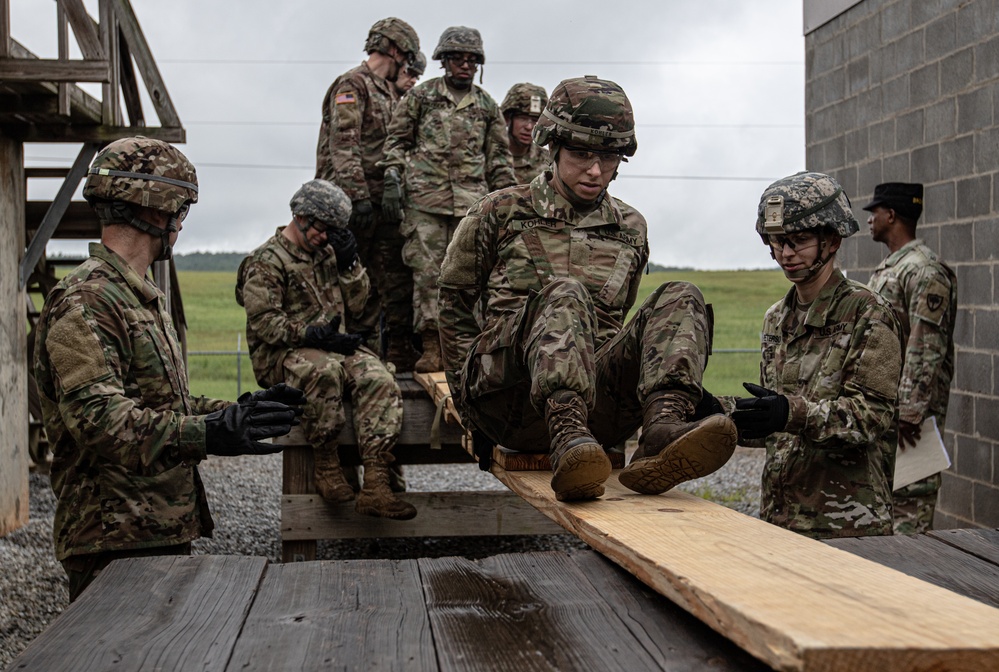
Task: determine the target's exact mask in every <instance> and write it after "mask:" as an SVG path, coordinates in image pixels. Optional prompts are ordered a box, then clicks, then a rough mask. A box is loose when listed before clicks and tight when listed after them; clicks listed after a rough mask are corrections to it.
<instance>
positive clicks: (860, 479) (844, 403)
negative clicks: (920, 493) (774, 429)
mask: <svg viewBox="0 0 999 672" xmlns="http://www.w3.org/2000/svg"><path fill="white" fill-rule="evenodd" d="M762 349H763V361H762V363H761V365H760V380H761V384H762V385H763V386H764V387H766V388H769V389H771V390H776V391H777V392H778V393H779V394H783V395H787V396H788V400H789V402H790V405H791V412H790V414H789V416H788V417H789V419H788V424H787V427H786V428H785V430H784V431H783V432H778V433H775V434H772V435H770V436H769V437H768V438H767V441H766V443H767V458H766V463H765V466H764V471H763V489H762V497H761V503H760V517H761V518H763V519H764V520H766V521H767V522H770V523H774V524H776V525H779V526H781V527H785V528H788V529H790V530H794V531H795V532H799V533H801V534H805V535H807V536H811V537H816V538H825V537H850V536H863V535H887V534H891V532H892V505H891V502H892V498H891V497H892V496H891V493H892V486H891V483H892V478H893V476H894V473H895V446H896V444H897V442H898V436H897V422H898V405H897V402H896V394H897V389H898V378H899V371H900V369H901V344H900V333H899V327H898V323H897V321H896V320H895V316H894V314H893V313H892V310H891V307H890V306H889V305H888V303H887V302H886V301H884V300H883V299H882V298H881V297H879V296H878V295H876V294H874V293H873V292H871V291H870V290H869V289H868V288H867V287H865V286H864V285H861V284H860V283H857V282H854V281H852V280H847V279H846V278H845V277H844V276H843V274H842V273H841V272H840V271H839V270H836V271H834V273H833V276H832V277H831V278H830V280H829V282H828V283H826V285H825V287H823V288H822V290H821V292H820V293H819V295H818V296H817V297H816V298H815V300H814V301H813V302H812V304H811V306H810V307H809V309H808V312H807V314H806V316H805V318H804V321H803V322H802V321H801V320H800V318H799V317H798V314H797V310H796V295H795V290H794V288H792V289H791V290H790V291H789V292H788V294H787V296H785V297H784V299H783V300H781V301H780V302H778V303H776V304H774V305H773V306H772V307H771V308H770V309H769V310H768V311H767V314H766V317H765V318H764V320H763V332H762Z"/></svg>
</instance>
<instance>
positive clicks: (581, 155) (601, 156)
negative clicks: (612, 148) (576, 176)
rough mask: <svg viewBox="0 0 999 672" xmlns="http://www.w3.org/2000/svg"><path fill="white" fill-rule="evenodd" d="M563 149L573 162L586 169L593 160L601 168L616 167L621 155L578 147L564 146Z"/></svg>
mask: <svg viewBox="0 0 999 672" xmlns="http://www.w3.org/2000/svg"><path fill="white" fill-rule="evenodd" d="M564 151H565V153H566V155H568V157H569V159H570V160H571V161H572V162H573V163H575V164H576V165H578V166H583V167H586V168H587V169H589V168H590V166H592V165H593V164H594V162H599V163H600V169H601V170H610V169H611V168H617V166H618V164H620V163H621V155H620V154H619V153H617V152H596V151H593V150H590V149H579V148H578V147H565V148H564Z"/></svg>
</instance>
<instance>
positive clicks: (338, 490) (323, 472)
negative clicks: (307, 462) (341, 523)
mask: <svg viewBox="0 0 999 672" xmlns="http://www.w3.org/2000/svg"><path fill="white" fill-rule="evenodd" d="M312 460H313V462H315V472H314V474H315V480H316V491H317V492H318V493H319V496H320V497H322V498H323V499H324V500H326V501H327V502H329V503H330V504H342V503H343V502H349V501H350V500H352V499H354V489H353V488H351V487H350V484H349V483H347V479H346V478H345V477H344V475H343V469H342V468H341V467H340V454H339V453H338V452H337V448H336V444H333V445H332V446H331V445H325V446H319V447H315V448H313V449H312Z"/></svg>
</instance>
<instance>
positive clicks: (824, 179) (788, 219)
mask: <svg viewBox="0 0 999 672" xmlns="http://www.w3.org/2000/svg"><path fill="white" fill-rule="evenodd" d="M821 228H827V229H831V230H832V231H835V232H836V233H838V234H839V235H840V236H842V237H843V238H848V237H849V236H852V235H853V234H855V233H857V231H859V230H860V225H859V224H858V223H857V218H856V217H855V216H854V214H853V209H852V208H851V206H850V199H849V198H848V197H847V195H846V192H845V191H843V187H842V186H840V184H839V182H837V181H836V180H834V179H833V178H831V177H829V176H828V175H825V174H823V173H811V172H807V171H802V172H800V173H795V174H794V175H791V176H789V177H785V178H783V179H780V180H777V181H776V182H774V183H773V184H771V185H770V186H769V187H767V188H766V190H765V191H764V192H763V195H762V196H761V197H760V205H759V208H758V209H757V213H756V232H757V233H759V234H760V236H761V237H762V238H763V242H767V236H768V235H784V234H788V233H794V232H795V231H808V230H811V229H821Z"/></svg>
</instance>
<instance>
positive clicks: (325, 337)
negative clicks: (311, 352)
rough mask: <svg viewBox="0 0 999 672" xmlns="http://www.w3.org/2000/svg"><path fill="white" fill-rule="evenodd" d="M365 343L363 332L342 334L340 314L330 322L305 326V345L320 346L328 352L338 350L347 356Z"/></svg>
mask: <svg viewBox="0 0 999 672" xmlns="http://www.w3.org/2000/svg"><path fill="white" fill-rule="evenodd" d="M362 343H364V336H362V335H361V334H341V333H340V316H339V315H337V316H336V317H334V318H333V319H332V320H330V321H329V323H328V324H324V325H309V326H308V327H306V328H305V347H307V348H319V349H320V350H326V351H328V352H336V353H338V354H341V355H345V356H347V357H349V356H351V355H353V354H354V351H355V350H357V349H358V348H359V347H361V344H362Z"/></svg>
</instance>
